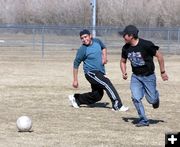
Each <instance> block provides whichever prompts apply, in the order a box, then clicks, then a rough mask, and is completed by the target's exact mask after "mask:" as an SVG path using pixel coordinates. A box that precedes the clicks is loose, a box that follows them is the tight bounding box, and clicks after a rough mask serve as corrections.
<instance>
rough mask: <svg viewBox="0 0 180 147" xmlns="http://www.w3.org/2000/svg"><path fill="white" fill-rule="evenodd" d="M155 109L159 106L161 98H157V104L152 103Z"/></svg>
mask: <svg viewBox="0 0 180 147" xmlns="http://www.w3.org/2000/svg"><path fill="white" fill-rule="evenodd" d="M152 106H153V108H154V109H157V108H159V99H158V100H157V102H156V103H155V104H152Z"/></svg>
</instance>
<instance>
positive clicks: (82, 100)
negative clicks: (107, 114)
mask: <svg viewBox="0 0 180 147" xmlns="http://www.w3.org/2000/svg"><path fill="white" fill-rule="evenodd" d="M91 89H92V91H91V92H87V93H82V94H74V97H75V99H76V102H77V104H78V105H81V104H86V105H90V104H94V103H96V102H98V101H100V100H101V99H102V97H103V94H104V92H103V89H102V88H100V87H99V86H98V85H96V84H91Z"/></svg>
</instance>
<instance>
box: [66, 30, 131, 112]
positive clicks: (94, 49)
mask: <svg viewBox="0 0 180 147" xmlns="http://www.w3.org/2000/svg"><path fill="white" fill-rule="evenodd" d="M80 39H81V41H82V45H81V47H80V48H79V49H78V51H77V54H76V58H75V59H74V65H73V84H72V85H73V87H74V88H77V87H78V68H79V65H80V63H81V62H82V61H83V70H84V74H85V77H86V79H87V80H88V81H89V83H90V84H91V89H92V91H91V92H87V93H83V94H79V93H76V94H74V95H69V101H70V103H71V105H72V106H73V107H75V108H79V106H80V105H81V104H86V105H90V104H94V103H96V102H98V101H100V100H101V99H102V97H103V94H104V90H105V91H106V92H107V95H108V96H109V98H110V99H111V102H112V109H113V110H115V111H127V110H128V107H125V106H123V104H122V102H121V99H120V97H119V95H118V93H117V91H116V89H115V88H114V86H113V85H112V83H111V81H110V80H109V79H108V78H107V77H106V76H105V64H106V63H107V49H106V47H105V45H104V44H103V43H102V42H101V40H99V39H96V38H92V35H91V34H90V32H89V30H83V31H81V32H80Z"/></svg>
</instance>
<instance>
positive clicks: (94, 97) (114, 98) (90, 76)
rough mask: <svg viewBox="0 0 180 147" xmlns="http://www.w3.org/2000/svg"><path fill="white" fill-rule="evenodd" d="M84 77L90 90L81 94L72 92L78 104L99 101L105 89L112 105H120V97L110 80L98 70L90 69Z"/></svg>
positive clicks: (116, 107) (114, 106)
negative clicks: (89, 85)
mask: <svg viewBox="0 0 180 147" xmlns="http://www.w3.org/2000/svg"><path fill="white" fill-rule="evenodd" d="M85 77H86V79H87V80H88V81H89V83H90V84H91V89H92V91H91V92H87V93H83V94H74V96H75V98H76V101H77V103H78V104H79V105H81V104H87V105H89V104H94V103H96V102H98V101H100V100H101V99H102V97H103V93H104V92H103V90H105V91H106V93H107V95H108V96H109V98H110V99H111V102H112V107H113V108H114V109H118V108H120V107H121V106H122V102H121V99H120V97H119V95H118V93H117V91H116V89H115V88H114V86H113V85H112V83H111V81H110V80H109V79H108V78H107V77H105V76H104V74H103V73H101V72H99V71H91V72H88V73H87V74H85Z"/></svg>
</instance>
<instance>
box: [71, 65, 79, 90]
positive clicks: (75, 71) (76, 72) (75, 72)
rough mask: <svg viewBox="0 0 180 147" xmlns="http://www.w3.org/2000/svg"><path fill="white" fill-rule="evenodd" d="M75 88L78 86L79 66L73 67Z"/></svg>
mask: <svg viewBox="0 0 180 147" xmlns="http://www.w3.org/2000/svg"><path fill="white" fill-rule="evenodd" d="M72 86H73V87H74V88H78V68H73V84H72Z"/></svg>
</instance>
